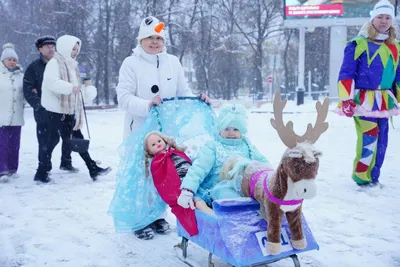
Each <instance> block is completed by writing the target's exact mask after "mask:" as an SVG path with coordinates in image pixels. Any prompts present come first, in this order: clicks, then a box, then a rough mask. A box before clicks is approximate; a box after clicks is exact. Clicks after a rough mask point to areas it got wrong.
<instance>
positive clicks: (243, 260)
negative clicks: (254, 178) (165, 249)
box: [177, 198, 319, 267]
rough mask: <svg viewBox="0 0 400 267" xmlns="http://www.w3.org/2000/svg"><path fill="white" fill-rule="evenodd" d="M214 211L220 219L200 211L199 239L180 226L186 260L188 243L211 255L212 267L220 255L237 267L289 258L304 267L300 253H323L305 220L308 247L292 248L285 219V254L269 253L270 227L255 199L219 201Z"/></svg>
mask: <svg viewBox="0 0 400 267" xmlns="http://www.w3.org/2000/svg"><path fill="white" fill-rule="evenodd" d="M213 209H214V212H215V214H216V216H211V215H209V214H206V213H204V212H202V211H199V210H196V218H197V226H198V228H199V234H198V235H196V236H192V237H190V236H189V234H188V233H187V232H186V231H185V229H184V228H183V227H182V226H181V224H180V223H179V222H177V233H178V235H179V236H181V237H182V243H181V244H180V245H179V247H180V248H181V249H182V253H183V255H182V256H183V258H184V259H186V256H187V245H188V240H190V241H192V242H194V243H195V244H197V245H199V246H200V247H202V248H204V249H205V250H207V251H209V262H208V266H214V264H213V263H212V255H216V256H218V257H219V258H221V259H222V260H224V261H226V262H227V263H229V264H231V265H233V266H235V267H244V266H247V267H249V266H261V265H266V264H269V263H272V262H276V261H279V260H281V259H284V258H288V257H290V258H292V259H293V262H294V264H295V266H296V267H300V262H299V260H298V258H297V255H296V253H300V252H305V251H310V250H318V249H319V246H318V244H317V242H316V240H315V239H314V237H313V235H312V233H311V230H310V228H309V227H308V225H307V223H306V221H305V219H304V216H303V231H304V235H305V237H306V239H307V247H306V248H305V249H303V250H297V249H294V248H293V247H292V246H291V243H290V238H291V234H290V230H289V226H288V224H287V221H286V219H284V221H283V223H282V234H281V242H282V249H281V253H280V254H279V255H275V256H272V255H267V253H266V243H267V237H266V230H267V223H266V221H265V220H264V219H263V218H261V216H260V215H259V213H258V211H259V209H260V204H259V203H258V202H257V201H255V200H253V199H251V198H237V199H229V200H218V201H214V202H213ZM189 265H190V264H189Z"/></svg>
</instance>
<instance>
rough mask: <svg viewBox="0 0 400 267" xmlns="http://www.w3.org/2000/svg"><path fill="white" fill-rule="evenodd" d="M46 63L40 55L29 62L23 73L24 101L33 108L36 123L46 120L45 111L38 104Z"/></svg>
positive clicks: (45, 121)
mask: <svg viewBox="0 0 400 267" xmlns="http://www.w3.org/2000/svg"><path fill="white" fill-rule="evenodd" d="M46 64H47V63H46V62H45V61H44V60H43V59H42V56H40V58H39V59H37V60H35V61H33V62H32V63H31V64H29V66H28V68H27V69H26V71H25V75H24V85H23V87H24V96H25V99H26V101H27V102H28V103H29V105H31V107H32V108H33V115H34V117H35V121H36V123H47V121H48V114H47V111H46V110H45V109H44V108H43V107H42V105H41V104H40V97H41V95H42V82H43V73H44V70H45V68H46Z"/></svg>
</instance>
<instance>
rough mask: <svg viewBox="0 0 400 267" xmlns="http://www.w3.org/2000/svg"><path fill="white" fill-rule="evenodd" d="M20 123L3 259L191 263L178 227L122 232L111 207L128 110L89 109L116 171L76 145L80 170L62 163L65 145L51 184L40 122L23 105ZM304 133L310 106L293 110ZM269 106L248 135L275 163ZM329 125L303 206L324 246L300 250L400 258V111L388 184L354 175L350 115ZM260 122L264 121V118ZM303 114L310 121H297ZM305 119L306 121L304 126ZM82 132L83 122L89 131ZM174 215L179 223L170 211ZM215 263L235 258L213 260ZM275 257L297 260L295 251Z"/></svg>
mask: <svg viewBox="0 0 400 267" xmlns="http://www.w3.org/2000/svg"><path fill="white" fill-rule="evenodd" d="M25 114H26V126H25V127H24V128H23V133H22V144H21V146H22V148H21V159H20V162H21V166H20V170H19V174H20V178H18V179H15V180H12V181H10V182H9V183H7V184H0V267H16V266H24V267H36V266H38V267H39V266H40V267H42V266H51V267H58V266H60V267H64V266H65V267H67V266H68V267H69V266H71V267H72V266H74V267H75V266H78V267H112V266H118V267H131V266H140V267H150V266H152V267H153V266H156V267H157V266H163V267H168V266H176V267H181V266H182V267H183V266H185V265H184V264H183V263H182V262H181V261H179V260H178V259H177V258H176V257H175V254H174V250H173V245H175V244H177V243H178V242H179V241H180V238H178V237H177V236H176V234H175V233H173V232H172V233H169V234H168V235H165V236H160V235H157V236H156V237H155V238H154V239H153V240H151V241H141V240H138V239H136V238H135V237H134V236H133V235H129V234H116V233H115V231H114V227H113V223H112V220H111V217H110V216H108V215H107V214H106V212H107V209H108V205H109V203H110V201H111V198H112V196H113V192H114V186H115V174H116V169H117V166H118V156H117V152H116V147H117V146H118V145H119V144H120V142H121V136H122V121H123V113H122V112H120V111H116V110H110V111H90V112H89V123H90V125H91V133H92V142H91V148H90V153H91V155H92V156H93V158H94V159H96V160H101V161H102V166H105V165H109V166H112V167H113V169H114V170H113V171H112V172H111V173H110V174H109V175H108V176H106V177H101V178H100V179H99V181H98V182H95V183H93V182H92V181H91V179H90V178H89V175H88V172H87V169H86V167H85V165H84V163H83V161H82V160H81V159H80V158H79V156H77V155H73V163H74V166H76V167H78V168H79V169H80V172H79V173H78V174H75V175H70V174H67V173H65V172H62V171H60V170H58V165H59V158H60V146H57V148H56V149H55V153H54V156H53V167H54V168H53V171H52V174H51V178H53V180H54V181H55V183H54V184H51V185H41V186H38V185H36V184H35V183H34V182H33V175H34V172H35V169H36V166H37V159H36V154H37V148H36V136H35V124H34V120H33V117H32V115H31V110H30V109H29V110H26V113H25ZM285 116H286V117H285V120H287V119H289V118H292V119H294V120H295V121H296V122H295V129H296V130H297V131H298V133H301V132H300V131H301V130H304V129H305V124H306V122H309V121H310V122H313V121H314V120H315V118H314V116H315V114H313V113H304V114H291V115H290V114H288V115H285ZM270 117H271V114H251V116H250V133H249V135H250V137H251V139H252V140H254V143H255V144H256V145H257V146H258V147H259V149H260V150H261V152H263V153H264V154H265V155H266V156H267V157H268V158H269V160H270V161H271V163H273V164H274V165H275V166H276V165H277V164H278V162H279V160H280V155H281V154H282V153H283V151H284V146H283V145H282V144H281V143H280V142H279V141H278V140H277V134H276V133H275V132H274V130H273V129H272V128H271V127H270V124H269V118H270ZM328 120H329V122H330V125H331V126H330V129H329V130H328V133H327V134H325V135H324V136H322V137H321V139H320V140H319V142H318V144H317V145H318V147H319V148H320V149H321V150H322V151H323V152H324V157H323V158H322V159H321V167H320V173H319V177H318V186H319V188H318V196H317V198H316V199H314V200H311V201H306V202H305V204H304V213H305V216H306V218H307V221H308V223H309V225H310V227H311V229H312V231H313V233H314V236H315V237H316V239H317V241H318V243H319V245H320V251H313V252H308V253H304V254H300V255H299V258H300V261H301V263H302V266H309V267H337V266H341V267H355V266H367V267H398V266H400V224H399V221H400V206H399V205H400V204H399V203H400V195H399V192H400V180H399V178H398V172H399V170H400V168H399V161H398V157H396V153H397V151H398V148H399V147H400V127H399V125H400V119H395V120H394V122H395V126H396V127H398V128H399V129H390V131H391V132H390V139H389V149H388V151H387V158H386V161H385V163H384V166H383V169H382V173H381V178H382V179H381V182H382V183H383V184H384V185H385V187H384V188H383V189H378V188H374V189H372V190H371V189H370V190H360V189H359V188H358V187H357V186H356V185H354V183H353V182H352V181H351V179H350V173H351V168H352V161H353V158H354V153H355V152H354V150H355V132H354V127H353V123H352V121H351V120H349V119H345V118H339V117H337V116H336V115H334V114H332V113H330V114H329V116H328ZM260 122H264V123H262V124H261V123H260ZM301 123H303V124H304V125H300V124H301ZM303 126H304V127H303ZM84 134H85V132H84ZM168 220H169V221H170V222H171V223H172V224H174V218H173V216H172V215H169V218H168ZM189 257H191V258H192V259H193V260H194V261H195V262H197V263H198V264H199V266H206V260H207V252H206V251H204V250H202V249H200V248H198V247H197V246H195V245H193V244H191V245H190V246H189ZM215 266H216V267H228V266H229V265H228V264H226V263H224V262H222V261H220V260H216V264H215ZM270 266H272V267H283V266H293V265H292V263H291V262H290V261H289V260H287V261H286V260H285V261H281V262H278V263H275V264H271V265H270Z"/></svg>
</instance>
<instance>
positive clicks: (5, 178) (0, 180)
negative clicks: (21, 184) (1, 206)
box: [0, 174, 10, 184]
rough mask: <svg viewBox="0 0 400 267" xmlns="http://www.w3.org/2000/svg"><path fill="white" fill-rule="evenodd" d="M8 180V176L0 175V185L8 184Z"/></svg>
mask: <svg viewBox="0 0 400 267" xmlns="http://www.w3.org/2000/svg"><path fill="white" fill-rule="evenodd" d="M9 180H10V179H8V175H6V174H0V183H2V184H5V183H8V181H9Z"/></svg>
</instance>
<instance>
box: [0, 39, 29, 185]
mask: <svg viewBox="0 0 400 267" xmlns="http://www.w3.org/2000/svg"><path fill="white" fill-rule="evenodd" d="M17 63H18V55H17V53H16V52H15V49H14V45H13V44H10V43H8V44H5V45H4V46H3V51H2V53H1V63H0V99H1V101H2V103H1V105H0V140H1V141H0V181H1V182H7V181H8V177H10V176H14V177H17V175H16V172H17V170H18V163H19V147H20V141H21V126H22V125H24V94H23V90H22V80H23V73H22V70H21V68H20V67H19V66H18V65H17Z"/></svg>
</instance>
